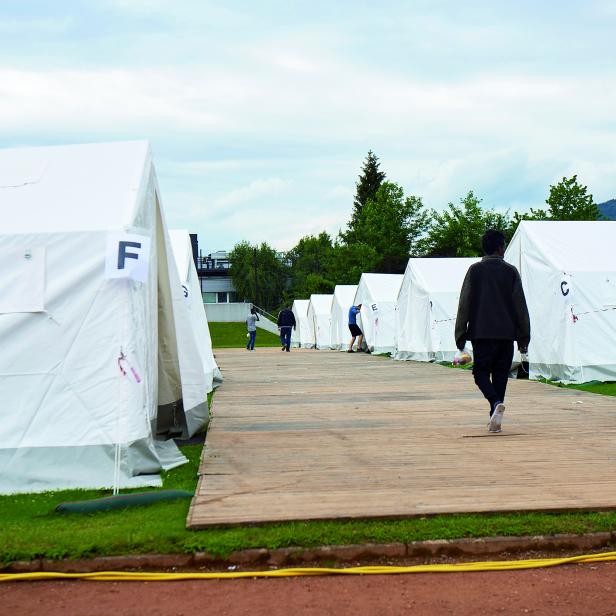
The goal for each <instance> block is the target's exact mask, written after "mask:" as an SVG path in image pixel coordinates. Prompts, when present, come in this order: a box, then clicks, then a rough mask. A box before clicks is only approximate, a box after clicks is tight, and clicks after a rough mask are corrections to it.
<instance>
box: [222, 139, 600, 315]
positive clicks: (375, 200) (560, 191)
mask: <svg viewBox="0 0 616 616" xmlns="http://www.w3.org/2000/svg"><path fill="white" fill-rule="evenodd" d="M546 205H547V207H546V208H545V209H537V210H535V209H531V210H530V212H527V213H519V212H514V213H513V214H510V213H509V212H505V213H501V212H497V211H495V210H494V209H492V208H490V209H488V208H486V207H484V206H482V200H481V199H480V198H479V197H477V196H476V195H475V193H474V192H473V191H472V190H470V191H469V192H468V193H467V194H466V195H465V196H463V197H462V198H460V199H459V202H458V203H449V204H448V205H447V207H446V208H445V209H444V210H443V211H436V210H433V209H431V208H428V207H426V206H425V205H424V203H423V202H422V199H421V197H418V196H415V195H408V196H407V195H405V194H404V191H403V189H402V187H401V186H400V185H399V184H396V183H395V182H391V181H389V180H388V179H387V177H386V174H385V173H384V172H383V171H382V170H381V169H380V162H379V159H378V157H377V156H376V155H375V154H374V153H373V152H372V151H369V152H368V155H367V157H366V159H365V161H364V163H363V165H362V170H361V174H360V175H359V179H358V181H357V183H356V192H355V197H354V200H353V210H352V213H351V218H350V220H349V221H348V223H347V225H346V228H345V229H344V230H341V231H340V232H339V233H338V235H337V236H336V237H331V236H330V235H329V234H328V233H326V232H325V231H323V232H322V233H320V234H319V235H316V236H315V235H307V236H305V237H302V238H301V239H300V240H299V242H298V243H297V245H296V246H294V247H293V248H292V249H291V250H289V251H288V252H286V253H282V254H281V253H278V252H276V251H275V250H274V249H273V248H272V247H271V246H269V245H268V244H267V243H262V244H261V245H259V246H257V245H254V246H253V245H252V244H250V243H249V242H247V241H243V242H240V243H238V244H236V245H235V246H234V248H233V250H232V251H231V252H230V254H229V259H230V262H231V277H232V279H233V284H234V285H235V288H236V290H237V293H238V297H239V298H242V299H246V300H248V301H252V302H253V303H254V304H256V305H258V306H260V307H262V308H264V309H265V310H268V311H275V310H277V309H278V308H280V307H281V306H283V305H290V304H291V303H292V302H293V300H294V299H296V298H297V299H307V298H309V297H310V295H311V294H313V293H326V294H328V293H333V291H334V287H335V286H336V285H337V284H357V282H358V281H359V278H360V276H361V274H362V272H377V273H387V274H401V273H404V270H405V268H406V264H407V261H408V259H409V257H476V256H480V255H481V254H482V250H481V236H482V235H483V234H484V232H485V231H486V229H489V228H497V229H500V230H501V231H503V233H504V234H505V236H506V238H507V241H509V240H510V239H511V237H512V236H513V234H514V233H515V230H516V229H517V227H518V225H519V224H520V222H521V221H522V220H599V218H600V213H599V209H598V207H597V204H596V203H595V202H594V199H593V196H592V195H591V194H589V193H588V189H587V187H586V186H582V185H580V184H579V183H578V181H577V176H576V175H573V176H572V177H570V178H567V177H563V179H562V180H561V181H560V182H559V183H558V184H556V185H554V186H550V189H549V195H548V197H547V199H546Z"/></svg>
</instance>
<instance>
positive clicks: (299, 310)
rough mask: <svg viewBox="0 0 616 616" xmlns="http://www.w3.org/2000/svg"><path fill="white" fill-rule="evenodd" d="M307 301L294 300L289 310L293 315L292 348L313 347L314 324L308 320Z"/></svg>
mask: <svg viewBox="0 0 616 616" xmlns="http://www.w3.org/2000/svg"><path fill="white" fill-rule="evenodd" d="M309 304H310V300H309V299H296V300H295V301H294V302H293V307H292V308H291V310H292V311H293V314H294V315H295V323H296V325H295V329H294V330H293V331H292V332H291V344H292V345H293V346H294V347H296V348H297V347H302V348H303V349H312V348H313V347H314V324H313V323H312V321H311V320H310V319H308V305H309Z"/></svg>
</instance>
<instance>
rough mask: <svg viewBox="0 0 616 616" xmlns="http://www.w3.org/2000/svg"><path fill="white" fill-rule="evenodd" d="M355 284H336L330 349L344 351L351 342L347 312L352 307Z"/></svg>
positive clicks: (355, 289) (355, 290)
mask: <svg viewBox="0 0 616 616" xmlns="http://www.w3.org/2000/svg"><path fill="white" fill-rule="evenodd" d="M356 292H357V285H356V284H338V285H336V288H335V289H334V297H333V299H332V315H331V323H332V333H331V347H332V349H336V350H342V351H345V350H346V349H347V348H348V346H349V343H350V342H351V332H350V331H349V310H350V309H351V306H352V305H353V300H354V299H355V293H356Z"/></svg>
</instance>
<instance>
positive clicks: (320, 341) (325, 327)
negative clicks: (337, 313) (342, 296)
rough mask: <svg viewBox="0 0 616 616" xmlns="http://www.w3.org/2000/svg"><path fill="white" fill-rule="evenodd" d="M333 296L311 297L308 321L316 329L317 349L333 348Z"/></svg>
mask: <svg viewBox="0 0 616 616" xmlns="http://www.w3.org/2000/svg"><path fill="white" fill-rule="evenodd" d="M332 298H333V295H314V294H313V295H311V296H310V303H309V304H308V320H309V321H312V323H313V327H314V341H315V347H316V348H317V349H329V348H331V310H332Z"/></svg>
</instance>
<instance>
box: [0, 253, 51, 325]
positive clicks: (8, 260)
mask: <svg viewBox="0 0 616 616" xmlns="http://www.w3.org/2000/svg"><path fill="white" fill-rule="evenodd" d="M0 259H1V261H2V264H3V268H4V271H3V273H2V276H0V313H1V314H9V313H16V312H43V311H44V310H45V248H43V247H30V246H24V247H23V248H15V247H8V246H4V247H1V248H0Z"/></svg>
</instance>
